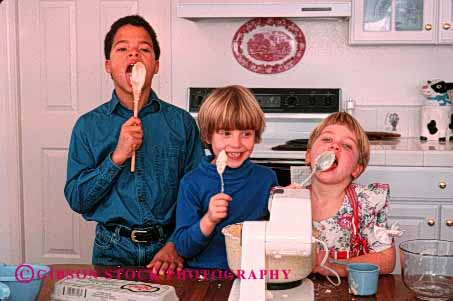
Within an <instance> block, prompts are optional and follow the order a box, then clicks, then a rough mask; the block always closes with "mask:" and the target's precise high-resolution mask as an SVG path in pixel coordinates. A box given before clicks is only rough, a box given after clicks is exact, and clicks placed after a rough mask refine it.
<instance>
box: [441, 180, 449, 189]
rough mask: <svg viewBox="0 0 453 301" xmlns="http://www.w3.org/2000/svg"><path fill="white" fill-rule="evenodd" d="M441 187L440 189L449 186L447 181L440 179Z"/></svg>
mask: <svg viewBox="0 0 453 301" xmlns="http://www.w3.org/2000/svg"><path fill="white" fill-rule="evenodd" d="M439 188H440V189H445V188H447V182H445V181H440V182H439Z"/></svg>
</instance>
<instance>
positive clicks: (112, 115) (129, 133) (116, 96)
mask: <svg viewBox="0 0 453 301" xmlns="http://www.w3.org/2000/svg"><path fill="white" fill-rule="evenodd" d="M104 54H105V59H106V60H105V69H106V71H107V73H109V74H110V76H111V78H112V80H113V83H114V86H115V90H114V91H113V94H112V98H111V99H110V101H108V102H106V103H104V104H102V105H101V106H99V107H97V108H95V109H94V110H92V111H90V112H88V113H86V114H84V115H82V116H81V117H80V118H79V120H78V121H77V123H76V124H75V126H74V129H73V132H72V136H71V143H70V146H69V154H68V171H67V181H66V185H65V191H64V192H65V196H66V199H67V200H68V203H69V205H70V207H71V208H72V209H73V210H74V211H76V212H78V213H81V214H82V216H83V217H84V218H85V219H86V220H88V221H96V222H97V223H98V224H97V227H96V238H95V241H94V247H93V259H92V262H93V264H96V265H129V266H142V265H148V267H149V268H153V269H154V271H155V272H157V271H161V272H163V271H166V270H167V269H171V270H173V269H175V268H182V264H183V260H182V258H181V257H179V256H178V255H177V253H176V251H175V248H174V245H173V243H172V242H171V241H172V239H171V235H172V233H173V230H174V218H175V207H176V197H177V192H178V186H179V180H180V179H181V178H182V177H183V176H184V174H185V173H187V172H188V171H190V170H191V169H193V168H194V167H196V166H197V165H198V162H199V161H200V159H201V158H202V156H203V148H202V145H201V141H200V138H199V132H198V128H197V126H196V123H195V121H194V120H193V118H192V117H191V116H190V115H189V113H187V112H186V111H184V110H182V109H180V108H177V107H176V106H173V105H171V104H168V103H166V102H164V101H162V100H161V99H159V98H158V96H157V95H156V93H155V92H154V91H153V90H152V89H151V82H152V79H153V76H154V75H155V74H156V73H157V72H158V70H159V55H160V49H159V43H158V41H157V38H156V34H155V32H154V30H153V28H152V27H151V26H150V25H149V23H148V22H147V21H146V20H144V19H143V18H142V17H140V16H136V15H134V16H126V17H123V18H120V19H118V20H117V21H116V22H114V23H113V25H112V26H111V28H110V31H109V32H108V33H107V35H106V37H105V41H104ZM137 62H141V63H143V64H144V65H145V68H146V79H145V83H144V86H143V89H142V91H141V97H140V100H139V105H138V107H139V114H138V118H135V117H133V93H132V86H131V80H130V77H131V71H132V67H133V65H134V64H135V63H137ZM134 151H135V153H136V163H135V164H136V167H135V172H134V173H132V172H131V171H130V160H129V159H130V158H131V156H132V154H133V152H134Z"/></svg>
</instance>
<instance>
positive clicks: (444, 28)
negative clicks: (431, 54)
mask: <svg viewBox="0 0 453 301" xmlns="http://www.w3.org/2000/svg"><path fill="white" fill-rule="evenodd" d="M439 43H440V44H453V0H440V10H439Z"/></svg>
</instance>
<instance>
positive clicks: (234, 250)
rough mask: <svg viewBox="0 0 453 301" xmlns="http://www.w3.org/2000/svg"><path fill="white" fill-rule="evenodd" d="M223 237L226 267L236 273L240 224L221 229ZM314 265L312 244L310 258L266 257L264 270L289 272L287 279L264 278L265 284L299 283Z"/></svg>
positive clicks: (239, 245) (239, 243) (314, 252)
mask: <svg viewBox="0 0 453 301" xmlns="http://www.w3.org/2000/svg"><path fill="white" fill-rule="evenodd" d="M222 233H223V235H224V236H225V245H226V252H227V260H228V266H229V267H230V270H231V272H233V274H235V275H236V276H238V275H237V274H236V273H237V271H239V270H240V269H241V252H242V247H241V233H242V223H238V224H232V225H229V226H226V227H224V228H223V229H222ZM315 263H316V243H312V248H311V256H282V257H281V258H275V257H274V256H271V255H266V270H278V271H281V270H290V272H289V274H288V277H287V279H286V278H285V277H279V279H276V278H273V279H271V278H269V277H268V276H266V282H267V283H271V284H273V283H275V284H278V283H288V282H294V281H299V280H302V279H304V278H305V277H307V276H308V275H309V274H310V273H311V271H312V270H313V268H314V266H315Z"/></svg>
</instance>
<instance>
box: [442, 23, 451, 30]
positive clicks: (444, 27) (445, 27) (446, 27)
mask: <svg viewBox="0 0 453 301" xmlns="http://www.w3.org/2000/svg"><path fill="white" fill-rule="evenodd" d="M450 27H451V25H450V23H447V22H445V23H444V24H442V28H443V29H445V30H449V29H450Z"/></svg>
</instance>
